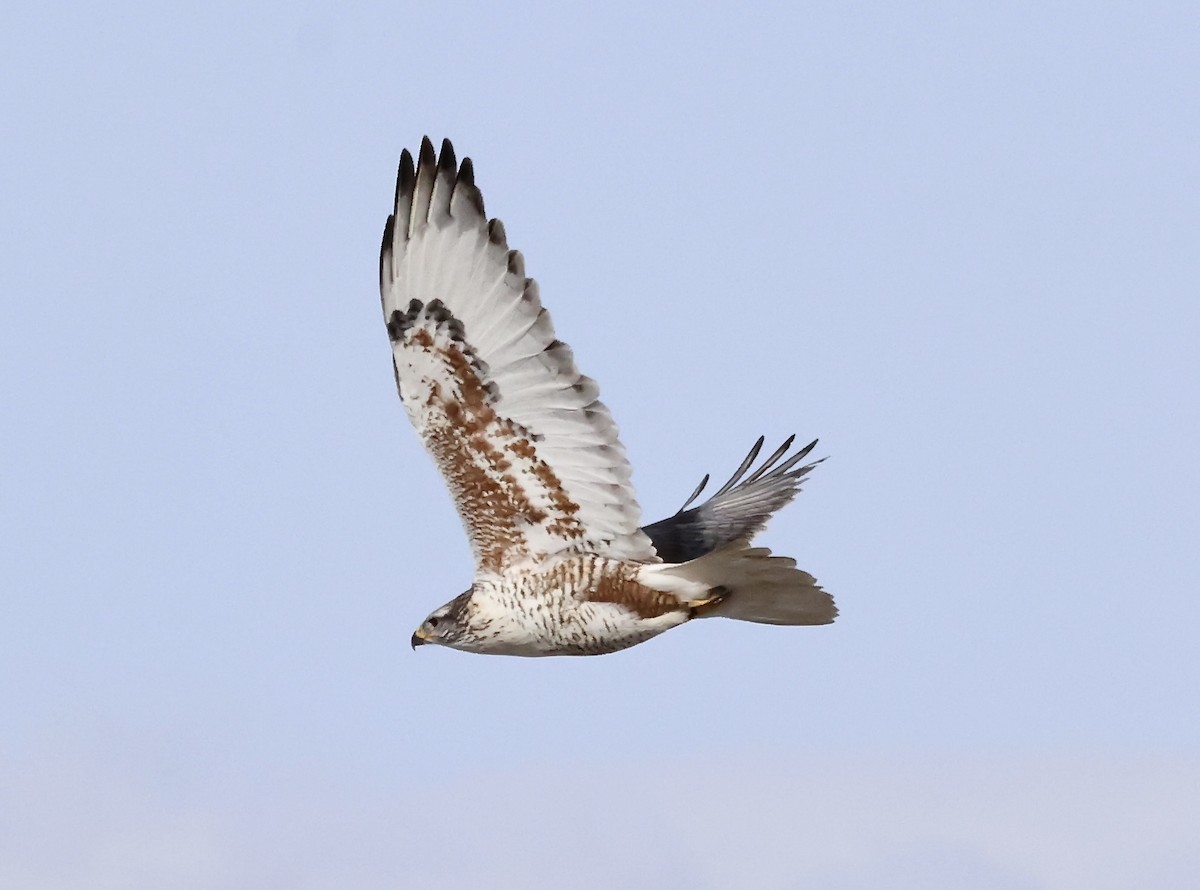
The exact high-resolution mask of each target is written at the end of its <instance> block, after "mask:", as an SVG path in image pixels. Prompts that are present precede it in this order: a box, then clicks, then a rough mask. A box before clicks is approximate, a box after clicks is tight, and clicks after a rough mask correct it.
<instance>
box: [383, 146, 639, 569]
mask: <svg viewBox="0 0 1200 890" xmlns="http://www.w3.org/2000/svg"><path fill="white" fill-rule="evenodd" d="M379 290H380V294H381V296H382V299H383V316H384V319H385V320H386V322H387V330H388V336H389V337H390V338H391V341H392V355H393V364H394V366H395V372H396V387H397V389H399V391H400V399H401V401H403V403H404V407H405V408H406V409H407V410H408V416H409V417H410V418H411V419H412V422H413V426H415V427H416V429H417V432H418V433H419V434H420V436H421V439H422V440H423V441H424V443H425V447H426V448H428V449H429V452H430V454H432V455H433V459H434V461H435V462H436V463H437V465H438V468H439V469H440V470H441V471H442V475H443V476H444V477H445V479H446V484H447V485H448V486H449V488H450V493H451V495H452V496H453V498H454V503H455V505H456V506H457V508H458V513H459V516H460V517H461V518H462V521H463V525H464V526H465V527H466V530H467V535H468V537H469V538H470V541H471V548H472V550H473V552H474V554H475V563H476V570H477V571H478V572H481V573H497V574H498V573H500V572H503V571H505V570H507V569H510V568H513V567H514V566H518V565H521V564H524V563H536V562H538V561H540V560H542V559H544V558H546V557H547V556H551V555H553V554H558V553H564V552H592V553H599V554H603V555H607V556H614V557H618V558H624V559H631V560H637V561H640V562H657V561H658V559H657V557H656V555H655V552H654V549H653V547H652V546H651V545H650V541H649V539H648V538H647V537H646V536H645V535H644V534H643V533H642V532H641V530H640V529H639V528H638V522H639V517H640V510H639V508H638V505H637V501H636V500H635V499H634V494H633V487H632V485H631V484H630V481H629V480H630V467H629V462H628V460H627V459H626V457H625V452H624V449H623V448H622V447H621V444H620V442H619V441H618V440H617V427H616V425H615V424H614V423H613V420H612V416H611V415H610V414H609V412H608V409H607V408H606V407H604V405H603V404H601V402H600V401H599V400H598V398H597V396H598V393H599V389H598V387H597V386H596V382H595V381H594V380H592V379H590V378H588V377H585V376H583V375H582V374H580V373H579V371H578V369H576V367H575V361H574V358H573V357H572V355H571V350H570V348H569V347H568V346H567V345H566V344H565V343H563V342H562V341H560V340H558V339H556V338H555V336H554V328H553V326H552V325H551V322H550V316H549V314H548V313H547V312H546V310H545V309H543V308H542V304H541V300H540V299H539V298H538V289H537V284H536V283H535V282H534V281H533V280H532V279H530V278H526V277H525V262H524V260H523V259H522V257H521V254H520V253H519V252H517V251H515V250H509V249H508V244H507V241H506V239H505V235H504V226H503V225H502V224H501V223H500V221H499V220H490V221H489V220H488V219H487V217H486V216H485V215H484V210H483V198H482V196H481V195H480V193H479V189H477V188H476V187H475V181H474V170H473V168H472V165H471V161H470V159H469V158H467V159H464V160H463V162H462V166H461V167H459V166H458V165H457V163H456V162H455V157H454V149H453V148H452V147H451V145H450V142H449V140H446V141H444V142H442V150H441V154H440V157H439V156H435V154H434V151H433V145H432V143H430V141H429V139H428V138H426V139H424V140H423V141H422V142H421V152H420V156H419V159H418V162H417V164H416V167H415V169H414V166H413V159H412V155H411V154H409V152H408V151H407V150H405V151H404V153H403V154H402V155H401V159H400V173H399V176H398V178H397V182H396V205H395V211H394V213H393V214H392V215H391V216H389V217H388V221H387V226H386V228H385V229H384V232H383V248H382V250H381V252H380V257H379Z"/></svg>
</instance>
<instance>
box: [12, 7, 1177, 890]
mask: <svg viewBox="0 0 1200 890" xmlns="http://www.w3.org/2000/svg"><path fill="white" fill-rule="evenodd" d="M1198 29H1200V12H1198V11H1197V6H1196V5H1195V4H1194V3H1184V2H1181V3H1177V4H1168V3H1145V2H1140V3H1103V2H1102V3H1085V2H1079V3H1062V2H1037V3H1032V2H1031V3H986V4H985V3H971V4H964V3H908V2H881V3H798V4H785V3H779V4H770V5H768V4H748V5H744V4H733V3H725V4H693V5H683V4H680V5H669V4H658V5H656V4H653V3H604V4H586V5H585V4H572V3H545V4H505V3H474V4H472V3H422V4H411V5H409V4H404V3H395V2H392V3H378V4H365V3H352V4H346V5H333V4H329V5H324V6H322V5H319V4H296V5H274V4H242V3H236V4H235V3H225V2H208V3H203V4H190V5H189V4H119V3H118V4H71V3H39V4H32V3H20V4H16V5H14V4H11V3H10V4H8V5H7V6H6V7H5V10H4V12H3V13H0V103H2V107H3V139H2V141H0V160H2V163H0V208H2V210H3V213H2V217H0V218H2V222H0V226H2V227H3V233H2V238H0V258H2V262H0V295H2V299H3V324H2V325H0V380H2V387H3V401H2V403H0V405H2V412H3V414H2V418H0V423H2V428H0V480H2V481H0V486H2V487H0V523H2V528H0V536H2V537H0V584H2V585H3V590H2V598H0V886H3V887H13V888H17V887H20V888H29V890H42V888H76V887H78V888H85V887H86V888H89V890H94V888H114V890H116V888H121V890H142V888H145V890H151V888H153V890H160V888H164V887H170V888H205V890H212V888H217V890H224V888H229V890H233V888H246V887H289V888H344V887H355V888H401V887H416V886H434V887H450V888H458V887H481V886H487V887H497V888H508V887H535V888H538V887H559V886H571V887H583V888H602V887H612V886H618V885H620V886H630V887H637V888H660V887H668V888H728V887H737V886H742V887H770V888H801V887H820V888H831V890H876V888H888V890H892V888H928V887H938V886H941V887H950V886H957V887H971V888H980V890H1060V888H1062V890H1085V888H1086V890H1116V888H1126V887H1131V886H1142V887H1156V888H1170V890H1183V888H1194V887H1196V886H1198V885H1200V883H1198V881H1200V878H1198V876H1200V846H1198V845H1197V843H1196V838H1197V835H1198V834H1200V707H1198V706H1197V699H1198V689H1200V655H1198V654H1197V651H1196V633H1197V626H1198V625H1200V605H1198V597H1197V579H1198V578H1200V555H1198V551H1200V506H1198V505H1200V469H1198V467H1200V459H1198V450H1200V357H1198V356H1200V349H1198V347H1197V339H1198V337H1200V151H1198V150H1197V146H1198V145H1200V86H1198V84H1200V77H1198V76H1197V72H1198V71H1200V61H1198V53H1197V42H1196V40H1197V38H1196V35H1197V33H1198ZM425 133H428V134H430V135H431V136H433V137H434V138H435V139H437V138H440V137H442V136H450V137H451V138H453V139H454V141H455V145H456V147H457V148H458V150H459V154H460V156H461V155H468V156H470V157H472V158H473V159H474V160H475V162H476V171H477V179H478V182H479V184H480V186H481V188H482V191H483V194H484V197H485V198H486V201H487V208H488V211H489V212H490V213H491V214H493V215H496V216H499V217H501V218H502V219H503V220H504V221H505V223H506V225H507V229H508V233H509V239H510V241H511V243H512V244H513V245H514V246H516V247H519V248H520V249H522V250H523V251H524V253H525V255H526V259H527V264H528V269H529V272H530V274H532V275H533V276H535V277H536V278H537V279H538V280H539V283H540V284H541V291H542V295H543V299H544V301H545V303H546V305H547V306H548V307H549V308H550V310H551V311H552V313H553V316H554V318H555V321H556V324H557V327H558V332H559V335H560V336H561V337H562V338H563V339H564V340H566V341H568V342H569V343H570V344H571V345H572V346H573V347H574V350H575V354H576V356H577V359H578V362H579V364H580V366H581V368H582V369H583V370H584V371H585V373H587V374H589V375H591V376H593V377H595V378H596V379H597V380H598V381H599V382H600V384H601V388H602V394H603V397H604V399H605V401H606V402H607V403H608V405H609V406H610V407H611V409H612V411H613V414H614V415H615V417H616V418H617V420H618V422H619V423H620V425H621V430H622V435H623V440H624V442H625V444H626V446H627V448H628V451H629V454H630V457H631V459H632V461H633V465H634V468H635V474H634V482H635V483H636V485H637V488H638V492H639V498H640V501H641V503H642V506H643V508H644V509H645V511H646V512H645V516H646V521H653V520H656V519H659V518H661V517H662V516H664V515H666V514H668V513H670V512H673V511H674V510H675V509H676V508H677V507H678V506H679V504H680V502H681V501H682V500H683V498H684V497H685V496H686V495H687V494H688V493H689V492H690V491H691V489H692V487H693V486H694V484H695V483H696V481H697V480H698V479H699V477H700V476H701V475H702V474H703V473H705V472H709V471H711V472H712V473H713V474H714V476H715V477H723V476H724V475H726V474H727V473H728V472H730V471H731V470H732V469H733V467H734V466H736V464H737V462H738V461H739V460H740V459H741V457H742V456H743V454H744V453H745V451H746V450H747V449H748V448H749V446H750V444H751V443H752V442H753V440H754V439H755V437H757V436H758V435H759V434H765V435H766V436H767V437H768V440H769V442H771V443H773V442H775V441H777V440H781V439H782V438H783V437H784V436H786V435H787V434H789V433H792V432H795V433H797V434H798V436H799V437H800V438H801V440H807V439H808V438H815V437H820V438H821V444H820V446H819V453H820V454H824V455H829V460H828V461H827V462H826V463H825V464H823V465H822V466H821V467H820V468H819V470H818V471H816V472H815V473H814V474H813V476H812V478H811V481H810V483H809V484H808V485H807V487H806V489H805V491H804V493H803V494H802V495H801V496H800V498H799V499H798V501H797V502H796V503H794V504H793V505H791V506H790V507H789V508H787V509H786V510H785V511H784V512H783V513H782V514H781V515H780V516H779V517H778V518H777V519H776V520H775V521H774V522H773V524H772V525H771V526H770V528H769V529H768V531H767V532H766V534H765V535H764V536H763V538H762V540H763V541H764V542H765V543H767V544H769V545H770V546H772V547H773V548H775V549H776V550H778V551H781V552H784V553H788V554H792V555H795V556H796V557H798V558H799V559H800V561H801V564H802V565H803V566H804V567H805V568H807V569H808V570H810V571H812V572H813V573H814V574H816V575H817V576H818V577H819V578H820V579H821V581H822V582H823V583H824V585H825V586H826V587H827V588H828V589H829V590H830V591H831V592H832V593H833V594H834V595H835V596H836V597H837V599H838V602H839V604H840V606H841V609H842V617H841V618H840V619H839V620H838V622H837V623H836V624H835V625H833V626H830V627H825V628H799V629H781V628H769V627H758V626H751V625H745V624H736V623H733V622H725V621H709V622H696V623H694V624H692V625H689V626H687V627H684V628H681V629H679V630H676V631H673V632H671V633H669V634H667V635H665V636H663V637H661V638H659V639H656V640H654V641H651V642H650V643H648V644H646V645H644V646H640V647H637V648H635V649H632V650H629V651H627V652H624V653H620V654H616V655H611V656H605V657H601V658H593V659H578V660H570V659H548V660H518V659H503V658H486V657H477V656H470V655H464V654H461V653H456V652H452V651H449V650H442V649H433V648H427V649H424V650H421V651H418V652H415V653H414V652H412V651H410V650H409V647H408V638H409V635H410V633H411V632H412V630H413V628H414V627H415V626H416V624H417V623H418V622H419V621H420V620H421V619H422V618H423V617H424V616H425V615H426V614H427V613H428V611H430V609H432V608H433V607H435V606H437V605H439V604H441V603H442V602H444V601H445V600H447V599H449V598H450V597H451V596H453V595H455V594H457V593H459V592H460V591H462V590H463V589H465V588H466V587H467V586H468V584H469V581H470V572H471V564H470V559H469V552H468V549H467V546H466V542H465V539H464V537H463V535H462V532H461V529H460V527H459V524H458V520H457V517H456V516H455V514H454V512H453V510H452V508H451V505H450V501H449V498H448V497H447V495H446V493H445V491H444V489H443V486H442V482H441V479H440V478H439V477H438V476H437V474H436V472H435V470H434V468H433V465H432V463H431V462H430V461H429V459H428V458H427V457H426V456H425V454H424V453H423V451H422V450H421V448H420V445H419V443H418V440H417V438H416V436H415V435H414V434H413V432H412V431H411V429H410V428H409V425H408V421H407V419H406V417H405V415H404V412H403V410H402V409H401V406H400V404H399V402H398V400H397V398H396V394H395V391H394V386H393V382H392V373H391V368H390V359H389V350H388V344H387V338H386V335H385V333H384V330H383V324H382V320H381V318H380V316H379V305H378V294H377V284H376V282H377V279H376V257H377V251H378V243H379V236H380V232H381V228H382V225H383V222H384V218H385V216H386V215H387V213H388V210H389V207H390V201H391V195H392V188H393V176H394V174H395V166H396V162H397V160H398V157H399V153H400V150H401V148H403V147H405V146H408V147H414V148H415V147H416V145H417V144H418V141H419V139H420V137H421V136H422V135H423V134H425ZM719 481H721V480H720V479H718V482H719Z"/></svg>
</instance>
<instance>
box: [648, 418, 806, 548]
mask: <svg viewBox="0 0 1200 890" xmlns="http://www.w3.org/2000/svg"><path fill="white" fill-rule="evenodd" d="M795 439H796V437H795V436H789V437H788V439H787V441H786V442H784V443H783V444H782V445H780V446H779V448H777V449H776V450H775V453H774V454H772V455H771V456H770V457H768V458H767V459H766V460H765V461H763V462H762V464H761V465H759V467H758V469H757V470H755V471H754V472H753V473H751V474H750V475H749V476H746V472H747V471H748V470H749V469H750V467H751V466H752V465H753V464H754V461H755V460H756V459H757V458H758V453H759V452H760V451H761V450H762V446H763V438H762V437H761V436H760V437H759V439H758V441H757V442H755V443H754V447H753V448H751V449H750V453H749V454H747V455H746V459H745V460H743V461H742V465H741V466H740V467H738V468H737V470H736V471H734V474H733V476H731V477H730V479H729V481H728V482H726V483H725V484H724V485H722V486H721V488H720V489H718V490H717V492H716V494H714V495H713V496H712V497H711V498H709V499H708V500H707V501H705V502H704V503H703V504H701V505H700V506H699V507H693V508H692V509H690V510H689V509H687V507H688V505H689V504H691V503H692V501H694V500H696V498H698V497H699V496H700V493H701V492H702V491H704V487H705V486H706V485H707V484H708V476H705V477H704V478H703V479H701V480H700V484H699V485H698V486H696V490H695V491H693V492H692V496H691V497H689V498H688V499H687V501H685V502H684V505H683V506H682V507H680V508H679V512H678V513H676V514H675V515H674V516H671V517H668V518H667V519H663V520H662V521H660V522H656V523H654V524H653V525H648V526H646V527H645V528H644V529H642V531H644V532H645V533H646V534H647V535H649V537H650V540H651V542H652V543H653V544H654V548H655V550H657V551H658V555H659V557H661V558H662V560H663V562H672V563H674V562H688V561H689V560H692V559H698V558H699V557H701V556H704V555H705V554H706V553H711V552H712V551H714V550H718V549H720V548H721V547H725V546H727V545H729V544H732V543H733V542H734V541H739V540H745V541H749V540H750V539H751V538H753V537H754V536H755V535H756V534H758V533H759V532H760V531H762V529H763V526H765V525H766V524H767V520H768V519H770V518H771V515H772V514H773V513H774V512H775V511H776V510H778V509H780V508H781V507H783V505H784V504H786V503H788V502H789V501H790V500H791V499H792V498H794V497H795V496H796V493H797V492H798V491H799V490H800V481H801V480H802V479H803V478H804V477H805V476H806V475H808V473H809V472H810V471H811V470H812V468H813V467H815V466H816V465H817V464H819V463H820V462H821V461H820V460H816V461H813V462H812V463H808V464H804V465H803V466H796V465H797V464H799V463H800V461H802V460H804V458H806V457H808V455H809V454H810V453H811V452H812V450H813V448H814V447H815V446H816V444H817V443H816V442H815V441H814V442H811V443H809V444H808V445H805V446H804V447H803V448H801V449H800V450H799V451H797V452H796V453H795V454H792V455H788V454H787V452H788V450H789V449H790V448H791V447H792V442H794V441H795ZM785 456H787V459H786V460H784V459H783V458H784V457H785ZM821 460H824V458H821ZM781 461H782V462H781ZM743 477H745V478H743Z"/></svg>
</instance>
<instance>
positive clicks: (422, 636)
mask: <svg viewBox="0 0 1200 890" xmlns="http://www.w3.org/2000/svg"><path fill="white" fill-rule="evenodd" d="M427 637H428V634H426V633H425V628H423V627H418V628H417V632H416V633H415V634H413V635H412V647H413V648H414V649H416V648H417V647H418V646H424V645H425V640H426V638H427Z"/></svg>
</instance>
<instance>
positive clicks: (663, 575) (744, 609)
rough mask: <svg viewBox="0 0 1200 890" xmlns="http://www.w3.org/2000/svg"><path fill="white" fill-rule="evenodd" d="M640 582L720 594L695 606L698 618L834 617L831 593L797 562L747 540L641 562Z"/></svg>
mask: <svg viewBox="0 0 1200 890" xmlns="http://www.w3.org/2000/svg"><path fill="white" fill-rule="evenodd" d="M639 580H641V581H642V582H643V583H645V584H646V585H647V586H650V587H655V588H658V589H660V590H669V591H671V592H672V593H676V594H678V595H680V596H681V598H682V597H687V598H688V599H691V600H699V599H702V598H704V597H705V596H706V595H707V596H712V595H713V594H719V595H721V599H720V600H719V601H718V602H716V603H714V605H712V606H709V607H704V608H701V609H698V610H697V612H696V617H704V618H710V617H719V618H735V619H737V620H738V621H754V622H757V623H759V624H829V623H831V622H832V621H833V619H834V618H836V617H837V606H835V605H834V604H833V597H832V596H830V595H829V594H828V593H826V592H825V591H824V590H822V589H821V588H820V587H819V586H817V580H816V579H815V578H814V577H813V576H812V575H810V574H808V572H804V571H801V570H800V569H798V568H796V560H794V559H791V558H790V557H786V556H772V555H771V551H770V550H768V549H767V548H765V547H750V546H748V544H747V542H745V541H739V542H736V543H734V544H733V545H731V546H729V547H724V548H722V549H720V550H716V551H713V552H712V553H708V554H706V555H704V556H701V557H700V558H699V559H693V560H692V561H691V562H685V563H679V564H676V565H653V566H644V567H643V568H642V573H641V575H640V577H639Z"/></svg>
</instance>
